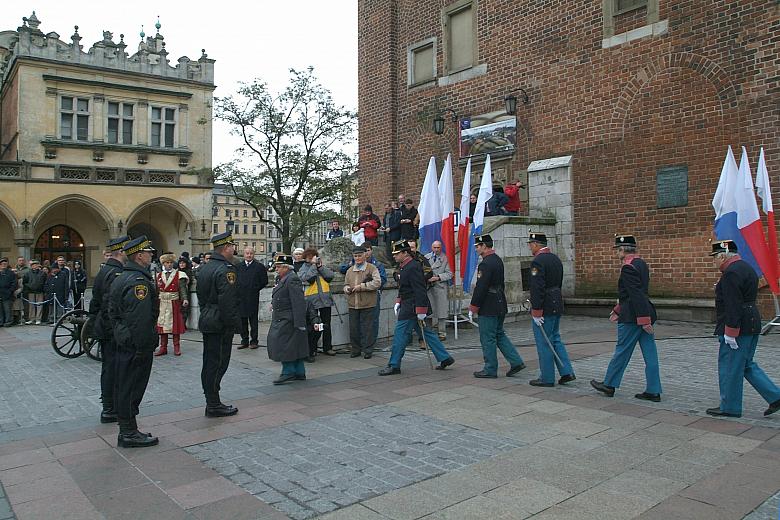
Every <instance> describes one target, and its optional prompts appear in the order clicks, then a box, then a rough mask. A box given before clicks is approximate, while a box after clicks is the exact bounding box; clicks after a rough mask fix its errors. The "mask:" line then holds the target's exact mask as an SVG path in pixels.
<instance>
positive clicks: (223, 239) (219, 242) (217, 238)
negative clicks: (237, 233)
mask: <svg viewBox="0 0 780 520" xmlns="http://www.w3.org/2000/svg"><path fill="white" fill-rule="evenodd" d="M225 244H235V242H233V232H232V231H225V232H224V233H220V234H218V235H214V236H213V237H211V247H219V246H224V245H225Z"/></svg>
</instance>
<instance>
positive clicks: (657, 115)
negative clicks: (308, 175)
mask: <svg viewBox="0 0 780 520" xmlns="http://www.w3.org/2000/svg"><path fill="white" fill-rule="evenodd" d="M358 9H359V16H358V20H359V23H360V27H359V73H358V75H359V114H360V125H359V128H360V130H359V131H360V134H359V137H360V140H359V157H360V196H361V203H365V202H370V203H372V204H374V206H375V207H376V206H377V205H379V204H380V203H382V202H384V201H385V200H386V199H387V198H389V197H388V194H391V195H392V194H398V193H406V194H410V193H412V194H416V193H419V192H420V189H421V186H422V183H423V179H424V175H425V171H426V164H427V162H428V159H429V157H430V156H431V155H435V156H436V157H437V159H438V162H439V164H442V163H443V160H444V158H445V157H446V155H447V154H448V153H452V154H453V157H454V158H456V160H454V164H455V165H456V168H455V177H456V178H455V186H456V192H459V189H458V187H459V186H460V182H462V175H463V170H464V166H465V164H464V163H465V159H464V158H462V157H460V154H459V145H460V142H459V140H460V137H461V134H460V131H461V128H462V127H468V126H469V123H472V126H473V122H474V121H476V120H484V121H497V122H501V121H504V122H506V121H510V122H511V120H512V119H514V123H513V124H515V125H516V134H515V136H514V137H515V138H516V142H515V145H514V149H513V150H512V151H510V152H506V151H504V152H499V153H496V154H495V155H492V156H491V158H492V161H493V174H494V179H496V180H499V181H507V180H513V179H521V180H523V181H525V180H526V179H527V178H528V176H529V175H530V176H531V177H532V178H530V179H528V181H529V182H528V183H527V184H528V185H529V190H530V191H529V192H526V193H524V196H525V198H526V199H527V201H528V202H529V203H530V204H529V205H528V206H527V207H526V208H525V209H524V212H525V213H528V214H530V215H531V216H532V217H533V216H534V215H536V216H539V217H555V218H556V219H557V224H556V234H558V235H559V236H563V237H564V239H563V240H561V239H559V243H558V244H556V246H557V247H562V248H563V249H564V256H566V255H569V256H571V259H572V264H571V265H572V267H571V269H572V271H573V273H574V274H575V281H574V291H576V293H577V294H578V295H602V294H603V295H606V294H610V295H612V294H614V291H615V279H616V269H617V264H616V259H615V257H614V253H613V250H612V248H611V245H612V242H613V240H612V236H613V233H616V232H618V233H634V234H636V235H637V237H638V240H639V243H640V247H641V250H642V251H641V252H642V254H643V256H644V257H646V258H647V259H648V261H649V262H650V264H651V266H652V269H653V276H654V277H653V282H652V287H651V289H652V291H653V293H654V294H655V295H658V296H661V295H666V296H670V297H671V296H674V297H711V294H712V283H713V281H714V280H715V279H716V278H717V271H716V270H715V269H714V268H713V265H712V262H711V260H710V259H709V258H708V257H707V253H708V251H709V245H708V242H707V241H708V239H709V238H710V236H711V230H712V219H713V217H714V213H713V210H712V207H711V205H710V203H711V199H712V196H713V194H714V192H715V188H716V185H717V182H718V178H719V175H720V171H721V166H722V163H723V159H724V157H725V154H726V148H727V146H728V145H732V146H733V147H739V146H741V145H745V146H746V147H747V149H748V152H749V157H750V160H751V163H752V165H753V168H754V170H755V164H756V160H757V157H758V153H759V148H760V147H761V146H763V147H764V148H765V152H766V156H767V160H768V168H769V171H770V178H771V181H772V183H773V188H774V190H775V200H778V193H780V192H778V191H777V190H778V188H780V178H778V176H777V175H773V173H775V172H777V171H779V170H780V109H778V107H780V104H779V102H780V75H779V74H778V69H779V67H778V63H779V62H780V51H779V49H780V46H778V42H777V33H778V29H780V6H779V5H778V4H777V3H776V2H766V1H764V0H739V1H737V0H730V1H726V0H711V1H707V2H701V1H691V0H601V1H597V2H594V1H591V0H587V1H586V0H570V1H567V2H536V1H530V0H359V2H358ZM510 93H511V94H512V95H513V96H514V97H515V98H516V99H517V109H516V114H515V115H514V116H512V117H509V118H508V117H507V112H506V110H505V97H507V95H509V94H510ZM437 116H439V117H441V118H443V119H444V123H445V124H444V131H443V133H442V134H441V135H438V134H436V133H434V131H433V130H432V123H433V120H434V118H436V117H437ZM464 123H465V124H464ZM474 161H475V164H474V172H475V173H476V174H477V175H475V178H474V179H473V180H472V187H474V186H476V185H477V184H475V182H476V183H478V179H479V174H481V172H482V167H481V165H480V162H479V161H480V157H479V156H478V155H477V156H475V157H474ZM545 161H551V162H550V163H549V164H548V165H547V166H545ZM561 187H565V189H563V191H562V192H558V191H556V190H558V189H559V188H561ZM567 201H568V202H567ZM566 237H568V238H566ZM567 240H568V242H567Z"/></svg>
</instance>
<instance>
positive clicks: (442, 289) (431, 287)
mask: <svg viewBox="0 0 780 520" xmlns="http://www.w3.org/2000/svg"><path fill="white" fill-rule="evenodd" d="M425 258H426V260H428V263H429V264H430V265H431V272H432V276H431V278H430V279H429V280H428V299H429V300H430V301H431V307H433V315H432V320H431V321H432V322H433V326H434V328H435V329H436V332H437V333H438V334H439V339H440V340H442V341H444V340H446V339H447V321H446V320H447V317H448V316H449V313H450V301H449V298H448V296H447V293H448V291H449V287H450V280H452V271H450V263H449V260H448V259H447V255H445V254H444V253H443V252H442V245H441V242H440V241H438V240H436V241H434V242H433V244H431V252H430V253H428V254H427V255H425Z"/></svg>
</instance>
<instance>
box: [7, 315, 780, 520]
mask: <svg viewBox="0 0 780 520" xmlns="http://www.w3.org/2000/svg"><path fill="white" fill-rule="evenodd" d="M506 328H507V333H508V335H509V336H510V338H511V339H512V340H513V341H514V342H515V343H516V344H517V345H518V346H519V347H520V352H521V354H522V356H523V357H524V358H525V360H526V363H527V364H528V369H526V370H524V371H523V372H521V373H520V374H519V375H518V377H514V378H505V377H499V378H498V379H488V380H485V379H474V378H473V377H472V375H471V372H472V371H474V370H478V369H479V368H481V364H482V356H481V351H480V349H479V348H478V341H477V334H476V331H475V330H473V329H466V330H463V331H462V335H461V336H460V338H459V339H458V340H457V341H455V340H454V335H452V333H451V332H450V337H449V340H448V341H447V342H446V343H447V346H448V348H449V349H450V350H451V352H452V354H453V355H454V357H455V358H456V364H455V365H454V366H453V369H451V370H447V371H444V372H441V371H431V370H429V368H428V363H427V360H426V354H425V352H424V351H420V350H419V349H417V348H411V349H409V351H408V352H407V355H406V357H405V358H404V364H403V368H402V374H401V375H400V376H394V377H377V376H376V370H377V368H378V367H380V366H382V365H384V364H385V363H386V361H387V355H388V353H387V352H384V353H378V354H377V355H376V356H375V357H374V358H373V359H371V360H363V359H349V358H348V356H343V355H340V356H336V357H327V356H323V357H320V358H318V359H317V361H316V362H315V363H313V364H308V365H307V373H308V380H307V381H305V382H301V383H295V384H293V385H287V386H282V387H277V386H273V385H272V384H271V380H272V379H273V378H274V377H275V375H276V374H277V372H278V370H279V366H278V364H276V363H272V362H270V361H269V360H268V359H267V355H266V352H265V351H264V350H262V349H260V350H242V351H234V352H233V359H232V361H231V367H230V370H229V371H228V373H227V375H226V377H225V383H224V384H223V387H224V389H225V391H224V392H223V393H224V397H225V400H228V401H230V402H233V403H235V404H236V405H237V406H238V407H239V409H240V412H239V414H238V415H236V416H233V417H229V418H223V419H211V418H205V417H204V416H203V408H202V406H203V402H202V396H201V392H200V383H199V381H200V378H199V374H200V363H201V359H200V352H201V348H202V347H201V345H200V344H199V342H198V339H199V337H198V335H197V334H194V333H189V334H188V335H187V336H186V337H185V341H184V356H182V357H173V356H166V357H163V358H157V359H156V360H155V363H154V371H153V374H152V378H151V381H150V385H149V390H148V392H147V395H146V397H145V399H144V403H143V404H142V407H141V415H140V416H139V424H140V426H141V428H142V429H143V430H144V431H152V432H153V433H154V434H155V435H158V436H160V439H161V441H160V444H159V446H156V447H154V448H149V449H144V450H126V449H116V447H115V441H116V425H112V424H109V425H100V424H99V423H97V421H96V416H97V412H98V410H99V403H98V399H97V397H98V388H99V381H98V379H99V377H98V374H99V368H100V367H99V364H98V363H97V362H94V361H92V360H89V359H87V358H85V357H82V358H78V359H74V360H66V359H63V358H60V357H58V356H57V355H56V354H55V353H54V352H52V350H51V347H50V346H49V345H48V335H49V334H50V332H51V329H50V328H46V327H15V328H11V329H0V483H1V486H0V520H5V518H4V517H3V514H5V513H6V512H8V513H9V514H15V518H16V519H18V520H40V519H46V520H48V519H53V520H58V519H65V518H68V519H78V520H90V519H93V518H94V519H111V520H113V519H115V518H116V519H120V518H121V519H135V518H155V519H158V518H160V519H163V518H164V519H168V518H171V519H186V520H207V519H220V520H222V519H226V518H230V519H234V520H244V519H246V520H251V519H260V518H262V519H264V520H282V519H285V518H295V519H298V518H314V517H316V518H323V519H325V520H362V519H367V520H379V519H396V520H399V519H422V518H425V519H428V520H443V519H458V520H462V519H469V518H478V519H480V520H483V519H484V518H491V519H493V518H496V519H512V520H522V519H525V518H534V519H542V520H554V519H562V518H566V519H571V518H576V519H577V520H581V519H582V520H590V519H594V520H595V519H599V520H602V519H605V518H615V519H623V518H625V519H629V518H632V519H633V518H640V519H642V520H649V519H658V520H660V519H663V520H668V519H675V520H676V519H694V518H696V519H698V518H701V519H706V520H717V519H732V518H733V519H741V518H749V519H750V520H770V519H771V520H776V519H777V518H778V501H779V500H780V494H779V491H778V490H780V472H778V471H777V468H778V467H780V414H777V415H776V416H772V417H769V418H764V417H763V416H762V412H763V410H764V409H765V408H766V403H764V402H763V400H762V399H761V398H760V397H759V396H758V395H757V394H756V393H755V392H754V390H753V389H752V388H750V387H749V385H746V386H745V400H744V416H743V417H742V418H741V419H730V420H723V419H713V418H710V417H707V416H706V415H705V414H704V409H705V408H707V407H709V406H714V405H715V403H717V399H718V390H717V376H716V369H717V359H716V352H717V344H716V342H715V340H714V338H713V337H712V336H711V327H710V326H709V325H706V324H683V323H663V324H659V326H658V328H657V336H658V345H659V357H660V362H661V374H662V382H663V385H664V395H663V400H662V402H660V403H648V402H643V401H637V400H636V399H634V397H633V394H634V393H636V392H640V391H642V390H643V385H644V373H643V372H644V367H643V363H642V358H641V355H640V353H639V352H636V353H635V355H634V356H635V359H634V360H633V361H632V363H631V364H630V365H629V368H628V370H627V372H626V375H625V378H624V381H623V385H622V387H621V388H620V390H619V391H618V392H617V393H616V395H615V397H614V398H611V399H610V398H605V397H603V396H601V395H599V394H597V393H596V392H594V391H593V390H592V389H591V388H590V386H589V385H588V380H589V379H591V378H593V379H601V378H602V377H603V374H604V371H605V370H606V366H607V364H608V362H609V359H610V357H611V354H612V350H613V348H614V340H615V331H614V327H612V326H611V325H609V324H608V322H607V321H606V320H605V319H593V318H581V317H568V316H567V317H566V318H565V319H564V320H563V322H562V334H563V338H564V341H566V342H567V344H568V346H569V351H570V354H571V357H572V359H573V362H574V367H575V371H576V373H577V377H578V379H577V380H576V381H575V382H574V383H572V384H569V385H564V386H557V387H555V388H536V387H531V386H529V385H528V381H529V380H530V379H532V378H535V377H536V375H537V366H538V365H537V362H536V350H535V347H534V346H533V345H531V337H532V336H531V331H530V327H529V324H528V323H527V320H524V321H521V322H519V323H508V324H507V325H506ZM756 359H757V360H758V362H759V363H760V364H761V366H762V367H763V368H764V369H765V371H766V372H767V373H768V374H769V375H770V377H772V378H774V379H775V380H776V381H777V380H779V379H780V334H771V335H769V336H766V337H763V338H762V339H761V341H760V346H759V349H758V355H757V357H756ZM6 503H7V504H8V505H9V507H6V509H3V507H4V504H6ZM6 516H7V515H6ZM12 518H14V517H12Z"/></svg>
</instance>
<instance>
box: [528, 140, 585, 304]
mask: <svg viewBox="0 0 780 520" xmlns="http://www.w3.org/2000/svg"><path fill="white" fill-rule="evenodd" d="M571 163H572V156H571V155H566V156H563V157H553V158H551V159H543V160H540V161H533V162H532V163H531V164H529V165H528V209H529V216H530V217H531V218H534V217H555V220H556V224H555V249H554V250H553V253H555V254H557V255H558V256H559V257H560V259H561V262H563V295H564V296H573V295H574V253H575V251H574V206H573V203H572V191H573V190H572V171H571Z"/></svg>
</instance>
